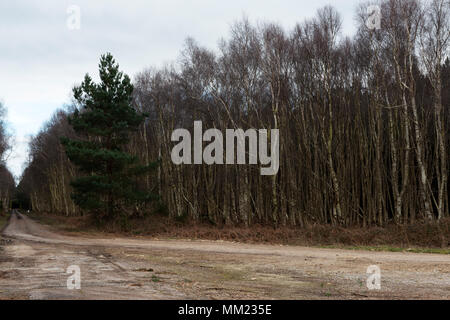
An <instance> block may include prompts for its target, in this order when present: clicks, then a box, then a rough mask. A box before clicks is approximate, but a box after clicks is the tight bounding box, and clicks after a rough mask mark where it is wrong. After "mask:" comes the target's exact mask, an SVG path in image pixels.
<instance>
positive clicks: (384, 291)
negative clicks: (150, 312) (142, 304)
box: [0, 214, 450, 299]
mask: <svg viewBox="0 0 450 320" xmlns="http://www.w3.org/2000/svg"><path fill="white" fill-rule="evenodd" d="M3 234H4V237H5V239H6V241H5V240H4V241H3V245H2V246H1V247H0V298H6V299H9V298H26V299H28V298H29V299H78V298H81V299H183V298H185V299H198V298H205V299H210V298H213V299H217V298H218V299H259V298H265V299H279V298H282V299H283V298H284V299H330V298H331V299H370V298H402V299H403V298H404V299H450V256H448V255H435V254H415V253H394V252H368V251H347V250H337V249H317V248H306V247H294V246H275V245H250V244H238V243H231V242H223V241H180V240H141V239H129V238H113V239H104V238H87V237H85V236H80V235H74V236H64V235H61V234H58V233H57V232H54V231H51V230H50V229H49V228H48V227H46V226H43V225H40V224H38V223H36V222H35V221H33V220H31V219H29V218H27V217H26V216H24V215H20V214H14V215H13V216H12V217H11V220H10V223H9V225H8V227H7V228H6V229H5V230H4V233H3ZM70 265H78V266H79V267H80V269H81V287H82V288H81V290H68V289H67V286H66V281H67V278H68V276H69V275H68V274H66V269H67V267H68V266H70ZM370 265H377V266H379V268H380V269H381V289H380V290H368V289H367V287H366V279H367V277H368V275H367V274H366V270H367V267H368V266H370Z"/></svg>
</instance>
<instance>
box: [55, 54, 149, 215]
mask: <svg viewBox="0 0 450 320" xmlns="http://www.w3.org/2000/svg"><path fill="white" fill-rule="evenodd" d="M99 73H100V80H101V81H100V83H98V84H97V83H94V82H93V81H92V79H91V77H90V76H89V75H88V74H87V75H86V76H85V78H84V81H83V83H82V84H81V85H80V86H79V87H75V88H74V89H73V94H74V98H75V100H76V102H77V104H78V107H77V109H76V110H75V112H74V113H73V115H71V116H70V118H69V123H70V124H71V125H72V126H73V129H74V130H75V132H76V133H77V134H78V136H79V137H80V139H77V140H73V139H68V138H62V144H63V145H64V147H65V150H66V154H67V156H68V158H69V159H70V160H71V161H72V163H74V164H75V165H76V166H78V168H79V170H80V172H81V173H82V174H83V176H81V177H79V178H77V179H75V180H74V181H72V182H71V185H72V187H73V189H74V193H73V194H72V197H73V199H74V201H75V203H76V204H77V205H78V206H80V207H81V208H82V209H85V210H87V211H90V212H92V213H95V214H96V216H97V217H98V218H99V219H101V218H107V219H111V218H114V217H117V215H118V214H119V213H120V212H121V210H122V209H123V208H124V206H130V205H134V204H136V203H143V202H146V201H150V200H153V199H155V198H157V196H156V195H153V194H151V193H148V192H146V191H144V190H139V188H138V183H137V181H138V177H139V176H141V175H144V174H147V172H148V171H149V170H151V169H152V168H154V167H155V166H156V163H152V164H150V165H148V166H143V165H140V164H139V163H138V159H137V157H136V156H134V155H132V154H130V153H128V152H126V151H125V146H126V145H127V143H128V141H129V136H130V133H131V132H133V131H136V130H137V129H138V127H139V125H140V124H141V123H142V122H143V121H144V119H145V117H146V115H145V114H140V113H138V112H137V111H136V110H135V109H134V108H133V106H132V93H133V85H132V84H131V81H130V78H129V77H128V76H127V75H125V74H123V73H122V72H120V71H119V65H118V64H117V63H116V62H115V60H114V58H113V56H112V55H111V54H109V53H108V54H106V55H103V56H102V57H101V59H100V64H99Z"/></svg>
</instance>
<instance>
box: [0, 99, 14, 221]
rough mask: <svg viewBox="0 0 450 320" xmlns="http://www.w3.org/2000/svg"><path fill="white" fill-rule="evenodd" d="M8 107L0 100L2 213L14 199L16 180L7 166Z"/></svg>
mask: <svg viewBox="0 0 450 320" xmlns="http://www.w3.org/2000/svg"><path fill="white" fill-rule="evenodd" d="M5 117H6V108H4V107H3V105H2V104H1V102H0V213H2V212H4V211H7V210H8V208H9V207H10V202H11V200H12V197H13V194H14V189H15V182H14V178H13V176H12V174H11V173H10V172H9V170H8V169H7V168H6V157H7V156H8V155H9V151H10V136H9V135H8V133H7V131H6V123H5Z"/></svg>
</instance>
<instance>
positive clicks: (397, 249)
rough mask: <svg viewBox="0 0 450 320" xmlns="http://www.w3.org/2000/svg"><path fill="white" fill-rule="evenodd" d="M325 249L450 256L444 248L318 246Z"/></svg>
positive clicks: (449, 252) (449, 250)
mask: <svg viewBox="0 0 450 320" xmlns="http://www.w3.org/2000/svg"><path fill="white" fill-rule="evenodd" d="M320 248H327V249H346V250H365V251H385V252H386V251H387V252H413V253H435V254H450V249H446V248H400V247H391V246H339V245H331V246H320Z"/></svg>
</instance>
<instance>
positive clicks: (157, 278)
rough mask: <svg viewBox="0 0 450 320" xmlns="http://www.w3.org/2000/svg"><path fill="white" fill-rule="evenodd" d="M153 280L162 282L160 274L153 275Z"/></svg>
mask: <svg viewBox="0 0 450 320" xmlns="http://www.w3.org/2000/svg"><path fill="white" fill-rule="evenodd" d="M152 281H153V282H160V281H161V279H160V278H159V277H158V276H155V275H152Z"/></svg>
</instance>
